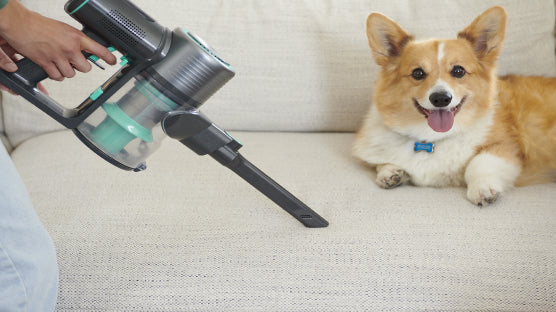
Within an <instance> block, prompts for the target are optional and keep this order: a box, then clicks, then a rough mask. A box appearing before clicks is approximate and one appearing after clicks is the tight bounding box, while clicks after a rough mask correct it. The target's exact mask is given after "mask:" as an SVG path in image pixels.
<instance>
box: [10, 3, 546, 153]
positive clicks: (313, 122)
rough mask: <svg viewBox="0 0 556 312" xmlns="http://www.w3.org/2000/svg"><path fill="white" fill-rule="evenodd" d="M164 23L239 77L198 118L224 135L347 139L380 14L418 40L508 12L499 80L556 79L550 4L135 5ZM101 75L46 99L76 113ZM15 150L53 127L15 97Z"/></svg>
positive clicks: (362, 103) (64, 86)
mask: <svg viewBox="0 0 556 312" xmlns="http://www.w3.org/2000/svg"><path fill="white" fill-rule="evenodd" d="M23 2H24V3H25V4H26V5H28V6H29V7H32V8H33V9H35V10H37V11H39V12H41V13H43V14H45V15H48V16H51V17H54V18H58V19H62V20H64V21H67V22H69V23H71V24H72V25H75V26H78V24H77V23H76V22H75V21H74V20H72V19H71V18H70V17H69V16H67V15H66V13H65V12H64V11H63V9H62V7H63V4H64V3H65V0H49V1H33V0H23ZM134 2H135V3H136V4H138V5H139V6H140V7H142V8H143V9H144V10H145V11H146V12H148V13H149V14H150V15H152V16H153V17H154V18H155V19H157V20H158V21H159V22H160V23H161V24H163V25H165V26H167V27H170V28H174V27H185V28H187V29H189V30H191V31H193V32H194V33H196V34H197V35H199V36H200V37H202V38H204V39H205V41H207V42H208V43H209V44H210V45H211V46H213V47H214V48H215V49H216V50H217V51H219V52H220V55H221V56H222V58H224V59H225V60H227V61H228V62H230V63H231V64H232V65H233V67H234V68H235V69H236V71H237V75H236V77H235V78H234V79H233V80H232V81H231V82H229V83H228V84H227V85H226V86H224V88H223V89H222V90H221V91H220V92H219V93H217V94H216V95H215V96H214V97H213V98H212V99H210V100H209V101H208V102H207V103H206V105H205V106H204V107H202V110H204V111H205V113H206V114H207V115H208V116H211V118H213V119H214V120H215V121H216V122H217V123H219V124H220V125H221V126H222V127H224V128H226V129H236V130H237V129H243V130H284V131H298V130H301V131H353V130H355V129H356V128H357V127H358V126H359V124H360V121H361V119H362V116H363V115H364V113H365V112H366V110H367V107H368V105H369V100H370V98H371V93H372V84H373V81H374V80H375V77H376V73H377V67H376V65H374V62H373V60H372V58H371V53H370V50H369V48H368V45H367V38H366V35H365V19H366V17H367V15H368V14H369V13H370V12H371V11H379V12H383V13H385V14H387V15H388V16H390V17H391V18H393V19H395V20H397V21H398V22H399V23H400V24H401V25H402V26H403V27H404V28H405V29H407V30H408V31H410V32H412V33H414V34H415V35H416V37H417V38H428V37H431V36H438V37H450V38H453V37H455V35H456V34H457V32H458V31H460V30H462V29H463V28H464V27H465V26H466V25H468V24H469V23H471V21H472V20H473V19H474V18H475V17H476V16H477V15H478V14H480V13H481V12H482V11H483V10H485V9H486V8H488V7H490V6H493V5H496V4H501V5H503V6H504V7H505V8H506V9H507V11H508V14H509V25H508V36H507V40H506V42H505V48H504V50H503V53H502V56H501V59H500V69H501V72H502V73H509V72H513V73H524V74H537V75H540V74H549V75H554V74H556V72H555V71H556V65H555V64H556V63H555V55H554V38H553V37H552V33H553V29H554V2H553V1H552V0H529V1H522V0H506V1H502V0H469V1H437V0H422V1H413V0H349V1H334V0H303V1H298V0H288V1H264V2H261V1H252V0H228V1H219V0H207V1H202V2H199V1H196V0H187V1H183V0H180V1H164V2H163V5H161V2H159V1H148V0H135V1H134ZM107 77H108V75H104V73H101V72H100V71H99V70H97V69H95V70H94V73H90V74H88V75H84V77H80V78H79V79H73V80H71V81H64V82H63V83H55V82H51V83H48V88H49V90H50V91H51V93H52V95H53V97H55V98H56V99H58V100H59V101H60V103H63V104H64V105H67V106H73V107H75V106H77V105H78V104H79V103H80V102H81V101H82V100H83V99H85V98H86V97H87V96H88V95H89V93H90V92H92V91H93V90H95V89H96V88H97V87H98V86H99V85H100V84H101V83H102V82H103V81H104V80H106V78H107ZM5 102H6V103H5V104H6V106H7V110H6V119H7V121H6V127H7V131H8V134H9V136H10V139H11V141H12V142H13V144H14V145H17V144H19V143H20V142H22V141H23V140H25V139H26V138H28V137H30V136H33V135H35V134H37V133H39V132H44V131H50V130H53V129H57V128H59V126H58V125H57V124H56V123H55V122H53V121H51V120H50V119H49V118H48V117H46V116H45V115H43V114H42V113H40V112H38V111H37V110H36V109H35V108H34V107H32V106H31V105H29V104H28V103H26V102H25V101H24V100H22V99H16V98H13V97H10V98H9V99H6V100H5Z"/></svg>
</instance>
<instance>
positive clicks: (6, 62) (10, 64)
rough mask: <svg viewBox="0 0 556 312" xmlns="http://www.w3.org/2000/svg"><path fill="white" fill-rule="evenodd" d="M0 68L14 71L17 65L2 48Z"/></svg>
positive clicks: (0, 50)
mask: <svg viewBox="0 0 556 312" xmlns="http://www.w3.org/2000/svg"><path fill="white" fill-rule="evenodd" d="M0 68H2V69H3V70H5V71H8V72H14V71H16V70H17V65H15V63H14V61H13V60H12V58H11V57H10V56H8V55H7V54H6V52H4V50H3V49H0Z"/></svg>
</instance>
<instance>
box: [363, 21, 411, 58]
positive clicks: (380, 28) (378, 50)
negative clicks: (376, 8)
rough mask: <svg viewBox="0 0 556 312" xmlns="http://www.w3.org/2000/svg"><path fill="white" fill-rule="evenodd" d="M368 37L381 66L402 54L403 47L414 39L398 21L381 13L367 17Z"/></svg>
mask: <svg viewBox="0 0 556 312" xmlns="http://www.w3.org/2000/svg"><path fill="white" fill-rule="evenodd" d="M367 38H368V39H369V46H370V47H371V50H372V51H373V56H374V58H375V61H376V62H377V64H378V65H381V66H382V65H385V64H386V63H387V62H389V61H390V60H391V59H392V58H396V57H398V56H400V54H401V52H402V49H403V47H404V46H405V45H406V44H407V43H408V42H409V41H411V40H413V36H411V35H409V34H408V33H407V32H406V31H405V30H403V29H402V28H401V27H400V26H399V25H398V24H396V22H394V21H393V20H391V19H389V18H388V17H386V16H384V15H382V14H379V13H371V15H369V17H368V18H367Z"/></svg>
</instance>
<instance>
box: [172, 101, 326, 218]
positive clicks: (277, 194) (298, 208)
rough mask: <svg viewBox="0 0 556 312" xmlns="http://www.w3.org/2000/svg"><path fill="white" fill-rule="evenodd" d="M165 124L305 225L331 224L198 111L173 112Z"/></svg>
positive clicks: (195, 150) (178, 138)
mask: <svg viewBox="0 0 556 312" xmlns="http://www.w3.org/2000/svg"><path fill="white" fill-rule="evenodd" d="M162 128H163V129H164V132H166V134H167V135H168V136H169V137H171V138H173V139H176V140H178V141H180V142H181V143H183V144H184V145H186V146H187V147H189V148H190V149H192V150H193V151H194V152H195V153H197V154H198V155H207V154H208V155H210V156H211V157H212V158H214V159H215V160H217V161H218V162H219V163H221V164H222V165H224V166H226V167H228V168H229V169H231V170H232V171H233V172H235V173H236V174H237V175H239V176H240V177H241V178H243V179H244V180H245V181H247V182H248V183H249V184H251V185H252V186H253V187H255V188H256V189H257V190H258V191H260V192H261V193H263V194H264V195H265V196H267V197H268V198H269V199H271V200H272V201H273V202H275V203H276V204H277V205H278V206H280V207H282V209H284V210H286V211H287V212H288V213H289V214H291V215H292V216H293V217H294V218H296V219H297V220H298V221H299V222H301V223H303V225H305V226H306V227H310V228H320V227H326V226H328V221H326V220H325V219H324V218H322V217H321V216H320V215H319V214H317V213H316V212H314V211H313V210H312V209H311V208H309V207H308V206H307V205H305V204H304V203H303V202H302V201H300V200H299V199H298V198H297V197H295V196H294V195H293V194H291V193H290V192H288V191H287V190H286V189H285V188H283V187H282V186H281V185H280V184H278V183H276V181H274V180H273V179H272V178H270V177H269V176H267V175H266V174H265V173H264V172H262V171H261V170H260V169H259V168H257V167H256V166H255V165H253V164H252V163H250V162H249V161H248V160H247V159H245V158H244V157H243V156H242V155H240V153H238V150H239V149H240V148H241V147H242V145H241V143H239V142H238V141H237V140H235V139H234V138H233V137H232V136H230V135H229V134H228V133H226V132H225V131H223V130H221V129H220V128H219V127H217V126H216V125H215V124H213V123H212V122H211V121H210V120H209V119H208V118H206V117H205V116H203V115H202V114H201V113H200V112H199V111H180V112H172V113H170V114H169V115H168V116H166V117H165V118H164V119H163V121H162Z"/></svg>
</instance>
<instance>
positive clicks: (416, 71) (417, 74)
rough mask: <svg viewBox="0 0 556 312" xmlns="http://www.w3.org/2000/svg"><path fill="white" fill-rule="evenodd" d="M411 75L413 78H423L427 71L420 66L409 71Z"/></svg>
mask: <svg viewBox="0 0 556 312" xmlns="http://www.w3.org/2000/svg"><path fill="white" fill-rule="evenodd" d="M411 77H413V79H415V80H423V79H425V78H426V77H427V73H425V71H424V70H423V69H422V68H416V69H414V70H413V72H412V73H411Z"/></svg>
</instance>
